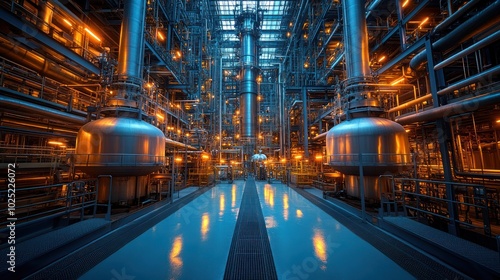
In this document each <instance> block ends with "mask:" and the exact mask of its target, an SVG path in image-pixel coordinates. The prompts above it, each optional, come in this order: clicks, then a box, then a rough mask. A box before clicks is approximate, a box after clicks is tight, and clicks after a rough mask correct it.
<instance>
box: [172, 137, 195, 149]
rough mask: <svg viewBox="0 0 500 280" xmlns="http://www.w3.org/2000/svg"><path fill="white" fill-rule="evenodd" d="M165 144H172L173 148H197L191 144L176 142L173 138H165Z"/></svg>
mask: <svg viewBox="0 0 500 280" xmlns="http://www.w3.org/2000/svg"><path fill="white" fill-rule="evenodd" d="M165 144H166V145H167V146H173V147H175V148H183V149H188V150H192V151H196V150H198V148H196V147H193V146H191V145H188V144H184V143H182V142H177V141H174V140H172V139H169V138H165Z"/></svg>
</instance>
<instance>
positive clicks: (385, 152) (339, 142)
mask: <svg viewBox="0 0 500 280" xmlns="http://www.w3.org/2000/svg"><path fill="white" fill-rule="evenodd" d="M342 8H343V14H344V35H343V36H344V48H345V63H346V69H347V80H346V81H345V87H344V90H343V92H342V93H341V95H342V96H341V100H342V103H343V104H345V107H343V109H344V112H345V115H346V120H345V121H343V122H342V123H340V124H338V125H336V126H334V127H333V128H332V129H331V130H330V131H328V134H327V137H326V146H327V153H328V156H329V164H330V165H331V166H333V167H334V168H335V169H336V170H338V171H340V172H342V173H343V174H344V175H345V186H346V191H347V194H348V195H349V196H353V197H361V196H362V193H364V197H365V198H366V199H368V200H379V199H380V195H381V192H383V191H384V190H383V189H382V188H383V182H381V179H380V178H379V175H382V174H386V173H398V172H400V171H403V170H405V169H406V168H408V167H409V166H411V156H410V147H409V142H408V136H407V135H406V132H405V129H404V128H403V127H402V126H401V125H399V124H398V123H396V122H393V121H391V120H388V119H384V118H381V117H378V116H380V115H381V113H383V109H382V108H381V106H380V101H379V99H378V98H377V96H375V95H373V89H374V88H373V81H372V78H371V73H370V67H369V61H370V59H369V50H368V47H369V46H368V33H367V28H366V21H365V7H364V1H359V0H346V1H343V3H342Z"/></svg>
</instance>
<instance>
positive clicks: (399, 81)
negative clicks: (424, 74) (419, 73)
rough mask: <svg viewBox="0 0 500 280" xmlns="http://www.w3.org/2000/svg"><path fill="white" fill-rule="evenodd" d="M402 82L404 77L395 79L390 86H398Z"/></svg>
mask: <svg viewBox="0 0 500 280" xmlns="http://www.w3.org/2000/svg"><path fill="white" fill-rule="evenodd" d="M404 80H405V77H401V78H399V79H396V80H394V81H393V82H392V83H391V86H394V85H396V84H399V83H401V82H402V81H404Z"/></svg>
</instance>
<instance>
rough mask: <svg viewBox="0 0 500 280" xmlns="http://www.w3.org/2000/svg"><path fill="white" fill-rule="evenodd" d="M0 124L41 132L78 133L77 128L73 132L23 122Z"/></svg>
mask: <svg viewBox="0 0 500 280" xmlns="http://www.w3.org/2000/svg"><path fill="white" fill-rule="evenodd" d="M2 123H3V124H4V125H14V126H16V125H17V126H19V127H23V128H36V129H40V130H42V131H49V132H50V131H55V132H61V133H69V134H76V133H77V132H78V128H75V129H74V130H70V129H65V128H61V127H57V126H54V125H50V124H46V125H41V124H36V123H33V122H24V121H17V120H12V119H5V118H4V119H2Z"/></svg>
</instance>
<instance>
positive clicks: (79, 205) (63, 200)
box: [0, 179, 98, 226]
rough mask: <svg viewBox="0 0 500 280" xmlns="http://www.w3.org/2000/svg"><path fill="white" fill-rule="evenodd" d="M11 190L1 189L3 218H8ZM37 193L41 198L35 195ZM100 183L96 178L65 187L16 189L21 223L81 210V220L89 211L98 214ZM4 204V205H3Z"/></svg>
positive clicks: (1, 212) (65, 185)
mask: <svg viewBox="0 0 500 280" xmlns="http://www.w3.org/2000/svg"><path fill="white" fill-rule="evenodd" d="M7 193H8V190H0V200H1V202H0V217H7V215H8V210H9V207H8V203H7V199H6V198H7ZM33 193H38V194H39V195H38V196H33ZM97 193H98V183H97V179H86V180H79V181H73V182H70V183H64V184H53V185H46V186H37V187H26V188H18V189H16V205H15V211H14V212H15V214H16V218H17V221H18V222H19V223H21V222H25V221H29V220H33V219H36V218H40V217H44V216H48V215H53V214H59V215H61V216H63V215H68V216H69V215H70V214H71V213H73V212H76V211H80V212H81V214H80V219H81V220H82V219H83V217H84V211H85V209H87V208H90V207H94V210H93V215H94V216H95V213H96V208H95V207H96V205H97ZM4 204H5V205H4ZM7 223H8V221H7V219H3V218H2V221H1V222H0V226H2V225H5V224H7Z"/></svg>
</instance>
